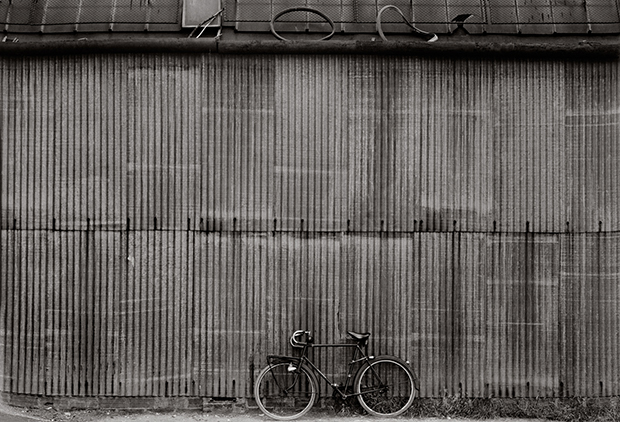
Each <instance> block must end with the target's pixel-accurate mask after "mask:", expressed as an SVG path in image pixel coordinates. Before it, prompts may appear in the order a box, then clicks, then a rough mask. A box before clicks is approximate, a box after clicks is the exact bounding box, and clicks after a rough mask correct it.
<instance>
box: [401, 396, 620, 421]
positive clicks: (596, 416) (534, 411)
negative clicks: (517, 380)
mask: <svg viewBox="0 0 620 422" xmlns="http://www.w3.org/2000/svg"><path fill="white" fill-rule="evenodd" d="M619 403H620V398H618V397H613V398H583V397H574V398H561V399H560V398H555V399H554V398H539V399H532V398H467V397H456V396H452V397H443V398H432V399H428V398H427V399H417V400H416V401H415V402H414V403H413V406H412V407H411V409H409V411H408V414H409V416H412V417H437V418H448V417H450V418H471V419H492V418H521V419H548V420H553V421H566V422H568V421H570V422H585V421H594V422H608V421H609V422H611V421H614V422H617V421H620V406H619Z"/></svg>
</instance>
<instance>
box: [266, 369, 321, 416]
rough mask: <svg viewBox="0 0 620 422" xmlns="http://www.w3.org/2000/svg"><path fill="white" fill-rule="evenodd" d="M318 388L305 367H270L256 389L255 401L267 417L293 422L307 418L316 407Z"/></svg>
mask: <svg viewBox="0 0 620 422" xmlns="http://www.w3.org/2000/svg"><path fill="white" fill-rule="evenodd" d="M317 394H318V385H317V382H316V379H315V378H314V376H313V375H312V374H311V373H309V372H308V371H307V370H306V369H305V368H298V369H295V368H294V367H293V366H292V365H291V364H290V363H286V362H281V363H276V364H273V365H268V366H267V367H266V368H265V369H263V370H262V371H261V373H260V374H259V375H258V378H257V380H256V385H255V386H254V398H255V399H256V404H258V407H259V408H260V410H261V411H262V412H263V413H264V414H265V415H267V416H269V417H270V418H273V419H277V420H281V421H290V420H292V419H297V418H299V417H301V416H303V415H305V414H306V413H307V412H308V411H309V410H310V409H311V408H312V405H314V402H315V401H316V397H317Z"/></svg>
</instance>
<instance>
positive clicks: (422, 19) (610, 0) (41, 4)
mask: <svg viewBox="0 0 620 422" xmlns="http://www.w3.org/2000/svg"><path fill="white" fill-rule="evenodd" d="M209 1H211V2H212V3H218V0H209ZM619 2H620V0H440V1H438V0H373V1H370V0H327V1H326V0H305V1H303V2H300V1H299V0H223V4H222V7H223V8H224V15H223V20H222V25H224V26H228V27H234V28H235V29H237V30H239V31H268V30H269V22H270V21H271V19H272V17H273V16H275V15H276V14H278V13H280V12H282V11H284V10H286V9H288V8H291V7H296V6H300V5H301V6H305V7H309V8H312V9H316V10H318V11H320V12H322V13H323V14H325V15H327V16H329V17H330V19H332V20H333V22H334V23H335V25H336V30H337V31H339V32H349V33H355V32H373V31H375V23H376V18H377V13H378V11H379V10H380V9H381V8H382V7H383V6H386V5H394V6H396V7H398V8H399V9H400V10H401V11H402V12H403V14H404V15H405V16H407V17H408V20H410V21H411V22H412V23H414V24H415V25H416V26H417V27H419V28H420V29H423V30H427V31H432V32H438V33H446V32H452V31H454V30H455V29H456V27H457V24H456V23H454V22H453V19H454V18H455V17H457V16H459V15H463V14H471V15H473V16H471V17H470V18H469V19H467V21H466V22H465V24H464V28H465V29H466V30H467V31H468V32H470V33H485V32H486V33H495V34H518V33H523V34H553V33H559V34H569V33H572V34H585V33H620V3H619ZM191 3H192V2H186V7H188V6H187V5H189V4H191ZM217 7H219V4H217ZM189 13H191V11H189ZM182 16H183V1H182V0H0V27H2V29H3V30H4V31H5V32H99V31H106V32H107V31H144V30H149V31H180V30H181V28H182V25H181V21H182ZM204 18H205V19H206V18H208V16H205V17H204ZM322 22H324V21H323V19H322V18H321V17H320V16H319V15H316V14H312V13H308V12H295V13H290V14H286V15H284V16H282V18H280V19H279V21H278V23H279V24H280V25H284V26H283V27H284V28H285V30H286V29H289V30H291V28H292V30H297V31H314V30H317V31H320V30H323V29H324V28H325V26H326V25H325V24H324V23H322ZM287 24H288V27H286V25H287ZM382 24H383V25H385V28H386V30H388V31H393V32H407V31H409V29H408V28H407V26H406V25H404V22H403V21H402V18H401V16H400V15H399V14H397V13H396V12H394V11H388V12H387V13H385V14H384V16H383V18H382Z"/></svg>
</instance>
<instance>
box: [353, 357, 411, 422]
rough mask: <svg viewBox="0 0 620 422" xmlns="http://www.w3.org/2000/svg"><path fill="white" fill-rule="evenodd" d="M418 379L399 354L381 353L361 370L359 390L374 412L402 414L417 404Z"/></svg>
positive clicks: (359, 373) (368, 409)
mask: <svg viewBox="0 0 620 422" xmlns="http://www.w3.org/2000/svg"><path fill="white" fill-rule="evenodd" d="M414 378H415V377H414V375H413V372H412V371H411V369H409V366H408V365H407V363H405V362H403V361H402V360H400V359H398V358H396V357H392V356H379V357H377V358H375V359H373V360H372V361H371V362H370V363H369V364H367V365H365V366H362V367H361V368H360V370H359V371H358V373H357V376H356V378H355V383H354V386H355V393H356V394H359V395H358V396H357V399H358V400H359V402H360V404H361V405H362V407H363V408H364V409H365V410H366V411H367V412H368V413H370V414H371V415H375V416H398V415H401V414H403V413H405V412H406V411H407V409H409V407H410V406H411V405H412V404H413V400H414V399H415V394H416V390H415V381H414Z"/></svg>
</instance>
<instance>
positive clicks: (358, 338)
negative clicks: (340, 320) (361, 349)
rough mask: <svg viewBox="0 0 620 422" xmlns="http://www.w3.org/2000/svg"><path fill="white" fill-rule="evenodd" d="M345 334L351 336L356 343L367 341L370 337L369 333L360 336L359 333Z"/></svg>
mask: <svg viewBox="0 0 620 422" xmlns="http://www.w3.org/2000/svg"><path fill="white" fill-rule="evenodd" d="M347 334H348V335H349V336H351V338H352V339H353V340H357V341H364V340H368V337H370V333H363V334H361V333H354V332H353V331H347Z"/></svg>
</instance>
